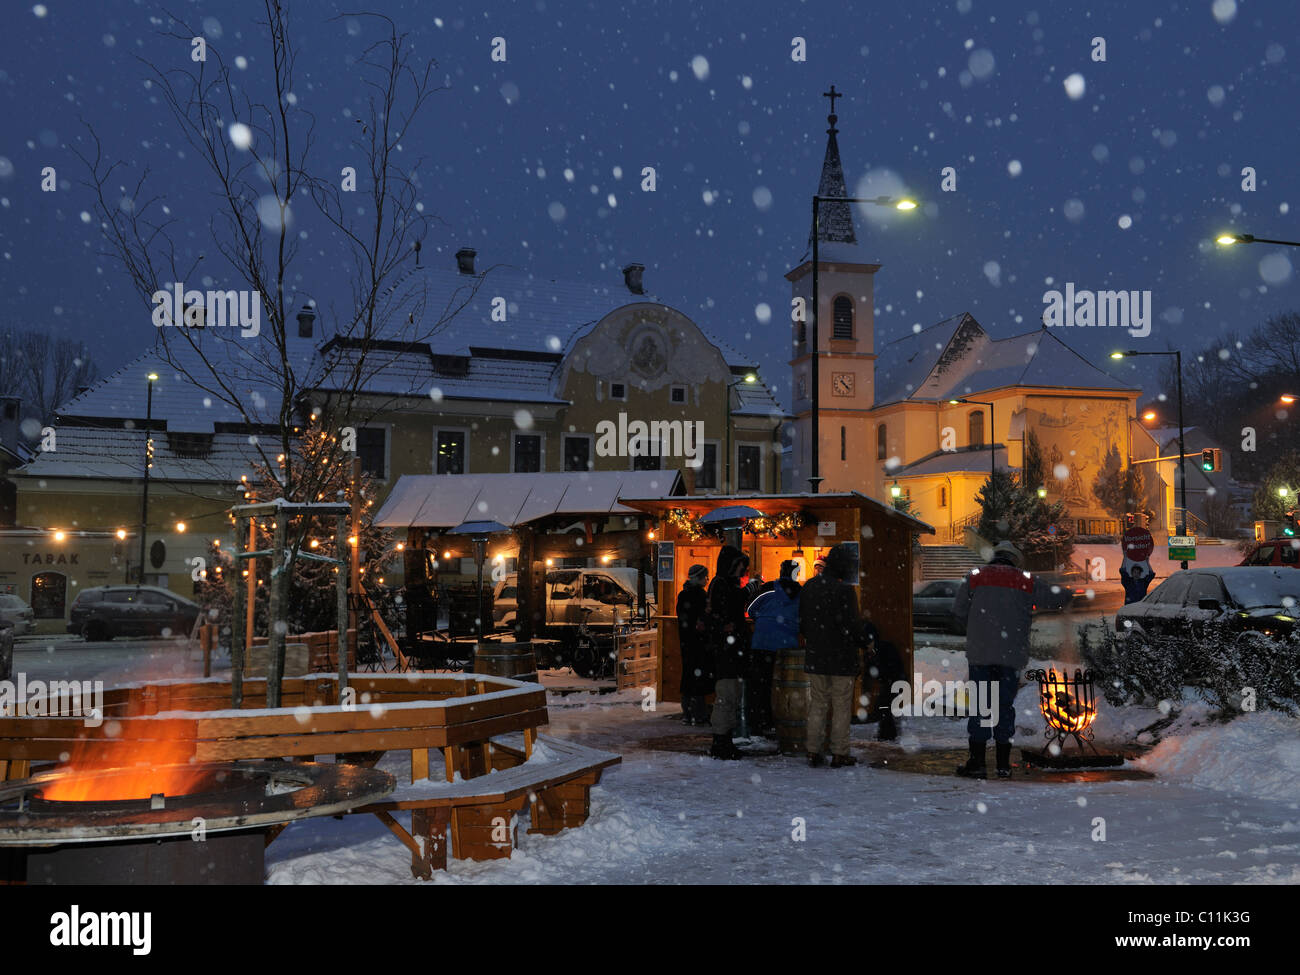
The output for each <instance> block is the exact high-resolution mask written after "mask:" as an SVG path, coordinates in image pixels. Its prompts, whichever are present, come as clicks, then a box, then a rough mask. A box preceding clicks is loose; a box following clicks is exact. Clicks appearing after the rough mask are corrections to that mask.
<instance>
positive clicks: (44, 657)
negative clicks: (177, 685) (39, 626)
mask: <svg viewBox="0 0 1300 975" xmlns="http://www.w3.org/2000/svg"><path fill="white" fill-rule="evenodd" d="M212 667H213V673H220V672H223V671H228V670H229V669H230V665H229V662H228V661H227V660H224V659H223V658H221V657H218V656H214V658H213V661H212ZM20 672H21V673H24V674H26V675H27V680H29V681H32V680H104V681H106V682H107V681H112V682H117V683H123V682H126V681H133V680H168V679H174V678H177V677H202V676H203V654H202V653H201V652H200V651H199V650H197V649H196V650H189V649H187V647H186V645H185V641H184V640H176V639H167V640H164V639H120V640H102V641H99V642H96V643H88V642H86V641H85V640H83V639H82V638H81V637H76V636H68V635H65V634H49V635H46V636H26V637H19V638H18V639H17V640H15V641H14V679H15V680H16V679H17V675H18V674H19V673H20Z"/></svg>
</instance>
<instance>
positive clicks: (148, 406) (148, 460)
mask: <svg viewBox="0 0 1300 975" xmlns="http://www.w3.org/2000/svg"><path fill="white" fill-rule="evenodd" d="M146 378H147V379H148V380H149V383H148V390H149V392H148V393H147V395H146V396H145V408H144V489H143V491H141V495H140V574H139V576H138V577H137V578H136V580H135V584H136V585H137V586H143V585H144V546H145V533H146V532H147V531H148V525H149V470H150V469H151V468H152V467H153V438H152V437H151V436H149V433H150V427H151V426H152V425H153V384H154V383H156V382H157V381H158V374H157V373H156V372H151V373H149V375H148V376H147V377H146Z"/></svg>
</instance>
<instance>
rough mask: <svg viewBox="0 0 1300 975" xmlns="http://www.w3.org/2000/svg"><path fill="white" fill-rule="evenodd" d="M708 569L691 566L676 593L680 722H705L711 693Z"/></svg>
mask: <svg viewBox="0 0 1300 975" xmlns="http://www.w3.org/2000/svg"><path fill="white" fill-rule="evenodd" d="M708 581H709V570H708V568H706V567H705V566H703V565H693V566H691V568H690V570H689V571H688V572H687V573H686V585H684V586H682V591H681V592H680V593H678V594H677V642H678V644H679V645H680V646H681V648H682V682H681V693H682V721H683V723H685V724H688V725H704V724H708V723H709V706H708V696H709V695H710V694H712V693H713V654H712V652H711V651H710V649H709V626H708V614H707V612H706V610H707V608H708V602H709V597H708V594H707V593H706V592H705V590H704V587H705V586H706V585H707V584H708Z"/></svg>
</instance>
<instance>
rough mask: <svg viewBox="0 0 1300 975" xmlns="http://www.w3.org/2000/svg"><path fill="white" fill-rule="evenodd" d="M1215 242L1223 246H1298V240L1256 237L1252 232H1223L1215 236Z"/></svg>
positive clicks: (1299, 243) (1299, 244)
mask: <svg viewBox="0 0 1300 975" xmlns="http://www.w3.org/2000/svg"><path fill="white" fill-rule="evenodd" d="M1215 243H1216V244H1219V245H1221V246H1223V247H1231V246H1232V245H1233V244H1280V245H1282V246H1283V247H1300V241H1295V240H1271V239H1269V238H1268V237H1256V236H1255V235H1254V234H1229V233H1223V234H1219V236H1218V237H1216V238H1215Z"/></svg>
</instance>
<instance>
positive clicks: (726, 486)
mask: <svg viewBox="0 0 1300 975" xmlns="http://www.w3.org/2000/svg"><path fill="white" fill-rule="evenodd" d="M756 382H758V376H756V375H754V374H753V373H752V372H747V373H745V375H744V378H742V379H737V380H736V381H735V382H734V383H730V384H729V385H728V386H727V390H726V397H725V398H726V405H727V413H726V418H725V423H726V427H727V467H726V470H727V476H726V480H725V482H724V483H723V486H722V493H723V494H731V493H732V491H733V489H732V486H731V391H732V390H733V389H735V388H736V387H737V386H741V385H745V384H752V383H756ZM703 449H704V448H703V447H701V448H700V450H703Z"/></svg>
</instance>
